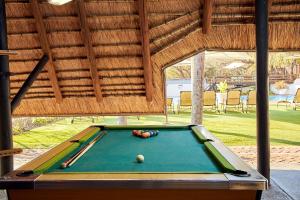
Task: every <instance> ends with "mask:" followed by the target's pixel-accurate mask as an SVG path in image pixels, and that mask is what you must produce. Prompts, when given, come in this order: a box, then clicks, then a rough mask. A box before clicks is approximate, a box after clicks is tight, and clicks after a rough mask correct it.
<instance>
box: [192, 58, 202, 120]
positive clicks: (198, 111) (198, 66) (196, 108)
mask: <svg viewBox="0 0 300 200" xmlns="http://www.w3.org/2000/svg"><path fill="white" fill-rule="evenodd" d="M204 60H205V52H202V53H199V54H197V55H196V56H195V57H194V62H192V63H193V64H192V86H193V91H192V124H202V120H203V81H204Z"/></svg>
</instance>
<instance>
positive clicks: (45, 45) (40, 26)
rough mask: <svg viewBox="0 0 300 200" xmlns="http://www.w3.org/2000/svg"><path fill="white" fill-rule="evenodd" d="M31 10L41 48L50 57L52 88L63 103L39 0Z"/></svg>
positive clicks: (58, 99) (48, 69) (49, 70)
mask: <svg viewBox="0 0 300 200" xmlns="http://www.w3.org/2000/svg"><path fill="white" fill-rule="evenodd" d="M31 8H32V14H33V16H34V19H35V22H36V28H37V31H38V36H39V40H40V43H41V47H42V49H43V51H44V53H45V54H46V55H48V57H49V61H48V64H47V71H48V76H49V79H50V82H51V85H52V88H53V90H54V95H55V98H56V100H57V102H58V103H60V102H62V100H63V97H62V94H61V90H60V88H59V84H58V79H57V75H56V70H55V66H54V63H53V56H52V53H51V49H50V44H49V40H48V37H47V32H46V29H45V25H44V22H43V16H42V13H41V10H40V8H39V3H38V1H37V0H32V1H31Z"/></svg>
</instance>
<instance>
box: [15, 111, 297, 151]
mask: <svg viewBox="0 0 300 200" xmlns="http://www.w3.org/2000/svg"><path fill="white" fill-rule="evenodd" d="M190 115H191V114H190V113H183V114H180V115H178V114H175V115H174V114H170V115H169V123H170V124H178V125H179V124H189V123H190ZM116 119H117V117H98V118H97V119H96V121H95V123H94V124H116V122H117V120H116ZM70 121H71V118H66V119H64V120H61V121H58V122H56V123H54V124H50V125H47V126H43V127H40V128H36V129H33V130H31V131H28V132H26V133H24V134H21V135H16V136H14V145H15V147H21V148H49V147H52V146H55V145H57V144H59V143H61V142H62V141H64V140H66V139H68V138H70V137H71V136H72V135H74V134H76V133H78V132H80V131H81V130H83V129H85V128H86V127H88V126H90V125H92V124H93V123H92V121H91V119H90V118H82V119H81V120H79V119H78V120H76V121H75V122H74V123H73V124H71V123H70ZM255 121H256V117H255V113H254V112H252V113H248V114H246V113H239V112H228V113H226V114H224V113H221V114H217V113H214V112H209V111H206V112H205V115H204V125H205V127H206V128H208V129H209V130H210V131H211V132H213V133H214V134H215V135H216V136H217V137H218V138H220V139H221V140H222V141H223V142H224V143H225V144H226V145H231V146H238V145H255V144H256V131H255V130H256V122H255ZM164 122H165V117H164V116H142V117H140V120H138V119H137V117H135V116H133V117H129V118H128V123H129V124H153V125H155V124H163V123H164ZM270 134H271V144H272V145H278V146H286V145H295V146H300V111H294V110H292V109H291V108H288V109H287V110H286V109H285V107H280V108H276V107H275V106H271V107H270Z"/></svg>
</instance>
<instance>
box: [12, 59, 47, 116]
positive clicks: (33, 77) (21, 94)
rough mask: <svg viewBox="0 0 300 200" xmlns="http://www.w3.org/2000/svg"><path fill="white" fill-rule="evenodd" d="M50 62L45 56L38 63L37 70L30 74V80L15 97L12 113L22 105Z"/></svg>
mask: <svg viewBox="0 0 300 200" xmlns="http://www.w3.org/2000/svg"><path fill="white" fill-rule="evenodd" d="M48 60H49V57H48V56H47V55H44V56H43V57H42V58H41V60H40V61H39V62H38V64H37V65H36V66H35V68H34V69H33V70H32V72H31V73H30V74H29V76H28V78H27V79H26V81H25V82H24V83H23V85H22V87H21V88H20V89H19V91H18V93H17V94H16V95H15V97H14V98H13V100H12V101H11V112H12V113H13V111H14V110H15V109H16V108H17V106H18V105H19V104H20V102H21V100H22V98H23V97H24V96H25V94H26V92H27V91H28V90H29V89H30V87H31V85H32V84H33V82H34V81H35V80H36V78H37V77H38V75H39V74H40V73H41V71H42V70H43V69H44V66H45V65H46V64H47V62H48Z"/></svg>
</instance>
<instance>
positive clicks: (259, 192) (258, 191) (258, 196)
mask: <svg viewBox="0 0 300 200" xmlns="http://www.w3.org/2000/svg"><path fill="white" fill-rule="evenodd" d="M261 196H262V191H261V190H257V192H256V200H261Z"/></svg>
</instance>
